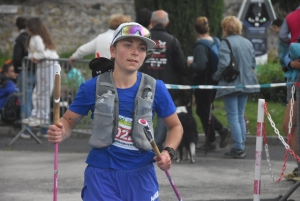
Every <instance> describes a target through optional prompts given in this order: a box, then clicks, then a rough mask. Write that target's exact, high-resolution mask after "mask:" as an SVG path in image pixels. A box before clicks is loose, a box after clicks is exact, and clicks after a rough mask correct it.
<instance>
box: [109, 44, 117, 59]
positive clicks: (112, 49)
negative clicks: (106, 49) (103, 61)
mask: <svg viewBox="0 0 300 201" xmlns="http://www.w3.org/2000/svg"><path fill="white" fill-rule="evenodd" d="M110 54H111V58H116V47H115V46H113V45H111V46H110Z"/></svg>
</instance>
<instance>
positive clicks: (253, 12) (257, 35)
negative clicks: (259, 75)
mask: <svg viewBox="0 0 300 201" xmlns="http://www.w3.org/2000/svg"><path fill="white" fill-rule="evenodd" d="M238 18H239V20H241V21H242V22H243V25H244V28H245V29H246V38H248V39H249V40H250V42H251V43H252V44H253V48H254V50H255V59H256V63H260V64H264V63H267V61H268V54H267V50H268V49H267V27H268V26H270V24H271V22H272V21H273V20H274V19H276V16H275V13H274V10H273V7H272V4H271V1H269V0H244V1H243V4H242V6H241V8H240V11H239V15H238Z"/></svg>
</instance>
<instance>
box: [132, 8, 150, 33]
mask: <svg viewBox="0 0 300 201" xmlns="http://www.w3.org/2000/svg"><path fill="white" fill-rule="evenodd" d="M151 15H152V11H151V10H149V9H148V8H141V9H140V10H139V11H138V12H137V13H136V20H135V21H136V22H137V23H139V24H140V25H142V26H144V27H146V28H147V29H151V28H152V27H151V22H150V20H151Z"/></svg>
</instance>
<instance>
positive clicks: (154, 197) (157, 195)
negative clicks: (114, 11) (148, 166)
mask: <svg viewBox="0 0 300 201" xmlns="http://www.w3.org/2000/svg"><path fill="white" fill-rule="evenodd" d="M158 197H159V193H158V191H156V193H155V194H154V195H153V196H151V201H155V200H156V199H157V198H158Z"/></svg>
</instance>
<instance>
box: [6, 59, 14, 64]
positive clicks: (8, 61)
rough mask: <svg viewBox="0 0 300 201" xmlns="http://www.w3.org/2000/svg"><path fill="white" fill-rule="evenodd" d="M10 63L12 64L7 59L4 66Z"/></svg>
mask: <svg viewBox="0 0 300 201" xmlns="http://www.w3.org/2000/svg"><path fill="white" fill-rule="evenodd" d="M11 62H12V60H11V59H8V60H6V61H5V62H4V64H5V65H7V64H10V63H11Z"/></svg>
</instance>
